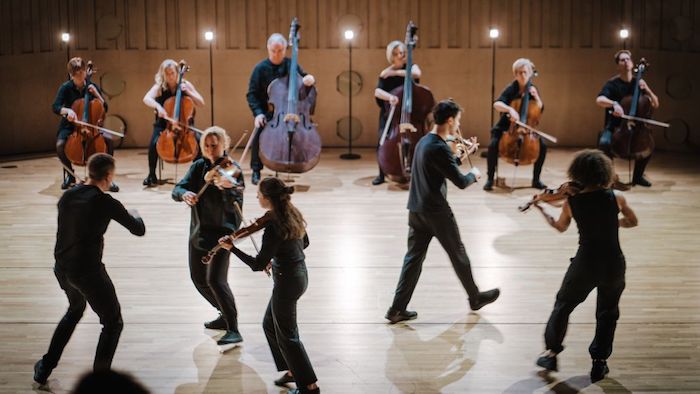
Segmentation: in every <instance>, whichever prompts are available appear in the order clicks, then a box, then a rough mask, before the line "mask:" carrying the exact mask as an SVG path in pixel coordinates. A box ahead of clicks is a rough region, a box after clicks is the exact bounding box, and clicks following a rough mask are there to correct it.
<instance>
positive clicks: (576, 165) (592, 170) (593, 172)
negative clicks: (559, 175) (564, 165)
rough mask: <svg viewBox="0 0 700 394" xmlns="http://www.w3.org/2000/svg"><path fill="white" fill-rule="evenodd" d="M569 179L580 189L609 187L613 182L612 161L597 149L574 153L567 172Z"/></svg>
mask: <svg viewBox="0 0 700 394" xmlns="http://www.w3.org/2000/svg"><path fill="white" fill-rule="evenodd" d="M567 173H568V175H569V179H571V180H572V181H574V182H578V183H579V184H581V186H582V187H584V188H585V187H591V186H600V187H605V188H607V187H609V186H610V184H611V183H612V181H613V166H612V161H611V160H610V158H609V157H608V156H606V155H605V154H604V153H603V152H602V151H600V150H598V149H586V150H582V151H580V152H578V153H576V156H575V157H574V160H573V161H572V162H571V165H569V170H568V171H567Z"/></svg>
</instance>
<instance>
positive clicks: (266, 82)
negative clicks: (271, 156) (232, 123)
mask: <svg viewBox="0 0 700 394" xmlns="http://www.w3.org/2000/svg"><path fill="white" fill-rule="evenodd" d="M286 52H287V40H286V39H285V38H284V36H283V35H281V34H279V33H274V34H272V35H271V36H270V38H268V39H267V59H265V60H263V61H261V62H260V63H258V64H257V65H255V68H254V69H253V73H252V74H251V76H250V82H249V83H248V93H247V95H246V98H247V99H248V107H250V110H251V111H252V112H253V116H254V117H255V127H256V128H258V132H257V133H256V134H255V135H254V137H253V143H252V146H251V152H250V168H252V169H253V175H252V178H251V181H252V182H253V184H254V185H257V184H258V182H259V181H260V170H262V168H263V164H262V162H261V161H260V155H259V152H258V149H259V141H260V133H261V132H262V130H263V127H264V126H265V123H267V121H268V120H270V119H271V118H272V115H273V109H272V108H269V106H268V103H267V102H268V99H269V97H268V95H267V87H268V86H270V83H271V82H272V81H274V80H275V79H277V78H282V77H285V76H287V74H289V66H290V64H291V59H289V58H287V57H285V54H286ZM299 75H301V76H302V77H304V79H303V82H304V86H306V87H311V86H313V85H314V84H315V83H316V80H315V79H314V77H313V75H311V74H307V73H306V72H304V70H303V69H302V68H301V66H299Z"/></svg>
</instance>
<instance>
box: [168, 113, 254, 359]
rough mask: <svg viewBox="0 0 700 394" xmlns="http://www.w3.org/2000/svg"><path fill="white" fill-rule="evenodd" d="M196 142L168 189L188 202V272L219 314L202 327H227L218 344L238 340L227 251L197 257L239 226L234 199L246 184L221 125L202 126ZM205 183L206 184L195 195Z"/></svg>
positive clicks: (239, 199) (239, 201)
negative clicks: (194, 155)
mask: <svg viewBox="0 0 700 394" xmlns="http://www.w3.org/2000/svg"><path fill="white" fill-rule="evenodd" d="M199 145H200V148H201V151H202V157H201V158H199V159H197V160H195V161H194V162H193V163H192V165H191V166H190V169H189V170H188V171H187V174H186V175H185V177H184V178H182V180H181V181H180V182H178V183H177V185H176V186H175V188H174V189H173V192H172V197H173V199H174V200H175V201H184V202H185V204H187V205H189V206H190V207H192V210H191V221H190V238H189V264H190V277H191V278H192V282H193V283H194V286H195V287H196V288H197V291H199V293H200V294H201V295H202V297H204V299H206V300H207V301H208V302H209V303H210V304H211V306H213V307H214V308H216V309H217V310H218V311H219V313H220V314H219V317H218V318H216V319H214V320H212V321H209V322H206V323H204V327H206V328H208V329H212V330H226V333H225V334H224V336H223V337H222V338H221V339H219V341H218V345H220V346H224V345H230V344H235V343H239V342H242V341H243V338H241V334H240V333H239V332H238V312H237V310H236V302H235V300H234V298H233V293H232V292H231V288H230V287H229V285H228V281H227V280H228V279H227V275H228V266H229V255H230V253H229V252H227V251H223V252H221V253H217V254H216V255H215V256H214V257H213V258H212V260H211V261H210V263H209V264H207V265H205V264H203V263H202V257H204V256H206V255H207V252H208V251H209V250H210V249H211V248H213V247H214V246H216V245H217V241H218V240H219V238H221V237H223V236H224V235H226V234H230V233H232V232H233V231H235V230H236V229H238V227H239V226H240V224H241V220H242V219H241V216H240V214H239V211H238V210H237V209H236V207H235V205H234V204H238V206H239V208H242V206H243V190H244V188H245V185H244V181H243V175H242V173H241V169H240V166H239V165H238V163H236V162H234V161H231V159H229V158H228V156H227V155H226V154H225V153H224V152H226V151H227V149H228V146H229V137H228V135H227V134H226V131H224V129H222V128H220V127H218V126H212V127H209V128H208V129H206V130H204V133H203V134H202V138H201V140H200V141H199ZM222 167H226V170H225V171H226V174H227V175H228V176H221V175H220V172H219V169H223V168H222ZM232 180H233V181H235V182H232ZM205 183H210V184H209V185H208V186H207V187H206V189H204V192H203V193H201V195H200V196H199V197H198V196H197V194H198V192H199V191H200V190H201V189H202V187H203V186H204V185H205Z"/></svg>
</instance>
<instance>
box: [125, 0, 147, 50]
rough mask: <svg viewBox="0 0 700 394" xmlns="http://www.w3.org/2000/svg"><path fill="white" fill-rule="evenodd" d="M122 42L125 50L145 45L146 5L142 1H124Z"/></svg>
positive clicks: (141, 47)
mask: <svg viewBox="0 0 700 394" xmlns="http://www.w3.org/2000/svg"><path fill="white" fill-rule="evenodd" d="M124 41H125V46H126V49H144V48H145V45H146V5H145V2H144V0H124Z"/></svg>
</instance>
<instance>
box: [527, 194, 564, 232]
mask: <svg viewBox="0 0 700 394" xmlns="http://www.w3.org/2000/svg"><path fill="white" fill-rule="evenodd" d="M535 207H537V209H539V210H540V212H542V216H544V218H545V219H546V220H547V223H549V225H550V226H552V227H554V228H555V229H557V231H559V232H560V233H563V232H564V231H566V230H567V229H568V228H569V225H570V224H571V217H572V214H571V207H570V206H569V201H568V200H565V201H564V205H562V207H561V213H560V214H559V219H554V216H552V215H551V214H549V212H547V211H546V210H545V208H544V207H543V206H541V205H540V204H537V203H535Z"/></svg>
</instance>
